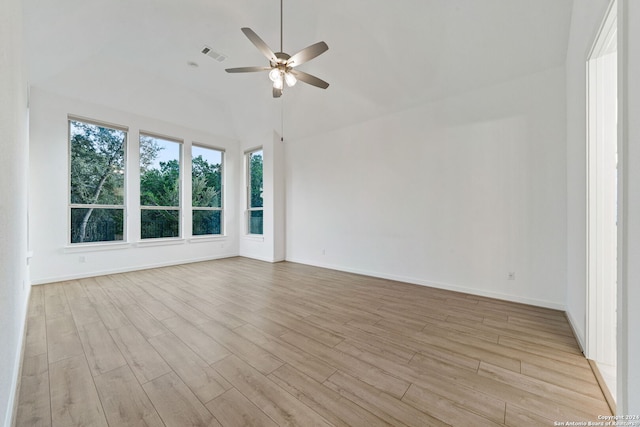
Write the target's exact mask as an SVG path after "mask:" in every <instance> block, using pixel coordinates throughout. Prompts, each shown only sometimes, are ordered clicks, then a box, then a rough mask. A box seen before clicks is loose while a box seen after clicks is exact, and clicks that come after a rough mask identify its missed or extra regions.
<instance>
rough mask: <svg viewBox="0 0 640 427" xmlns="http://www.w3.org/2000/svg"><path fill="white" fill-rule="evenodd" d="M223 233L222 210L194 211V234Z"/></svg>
mask: <svg viewBox="0 0 640 427" xmlns="http://www.w3.org/2000/svg"><path fill="white" fill-rule="evenodd" d="M205 234H222V211H201V210H194V211H193V235H194V236H202V235H205Z"/></svg>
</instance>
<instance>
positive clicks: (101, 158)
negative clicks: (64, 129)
mask: <svg viewBox="0 0 640 427" xmlns="http://www.w3.org/2000/svg"><path fill="white" fill-rule="evenodd" d="M70 129H71V203H74V204H102V205H122V204H123V203H124V144H125V139H126V135H127V134H126V133H125V132H123V131H120V130H115V129H109V128H105V127H101V126H96V125H92V124H88V123H81V122H76V121H71V122H70Z"/></svg>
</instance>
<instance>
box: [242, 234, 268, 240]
mask: <svg viewBox="0 0 640 427" xmlns="http://www.w3.org/2000/svg"><path fill="white" fill-rule="evenodd" d="M242 238H243V239H244V240H251V241H254V242H264V234H245V235H244V236H242Z"/></svg>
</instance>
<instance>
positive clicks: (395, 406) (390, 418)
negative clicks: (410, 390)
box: [325, 371, 447, 427]
mask: <svg viewBox="0 0 640 427" xmlns="http://www.w3.org/2000/svg"><path fill="white" fill-rule="evenodd" d="M325 385H327V387H329V388H331V389H333V390H334V391H336V392H337V393H340V394H342V395H343V396H345V397H346V398H348V399H349V400H351V401H353V402H355V403H357V404H358V405H359V406H362V407H363V408H365V409H366V410H368V411H369V412H371V413H373V414H374V415H377V416H378V417H379V418H382V419H383V420H385V421H386V422H388V423H389V424H391V425H394V426H398V425H406V426H412V427H423V426H446V425H447V424H446V423H444V422H442V421H440V420H439V419H437V418H434V417H432V416H431V415H428V414H426V413H424V412H422V411H419V410H417V409H416V408H414V407H413V406H411V405H409V404H407V403H404V402H402V401H401V400H398V399H394V398H393V397H392V396H390V395H388V394H386V393H385V392H383V391H380V390H379V389H377V388H375V387H372V386H370V385H368V384H366V383H364V382H362V381H360V380H358V379H357V378H354V377H352V376H350V375H347V374H345V373H343V372H341V371H338V372H336V373H335V374H333V375H332V376H331V377H330V378H329V379H328V380H327V381H325Z"/></svg>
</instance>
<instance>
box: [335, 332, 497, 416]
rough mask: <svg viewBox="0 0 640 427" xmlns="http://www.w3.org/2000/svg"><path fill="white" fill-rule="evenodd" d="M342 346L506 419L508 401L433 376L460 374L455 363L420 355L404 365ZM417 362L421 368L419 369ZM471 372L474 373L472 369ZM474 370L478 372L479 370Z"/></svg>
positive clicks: (485, 413)
mask: <svg viewBox="0 0 640 427" xmlns="http://www.w3.org/2000/svg"><path fill="white" fill-rule="evenodd" d="M342 348H343V349H344V350H345V351H346V352H348V353H349V354H351V355H353V356H354V357H357V358H359V359H361V360H364V361H366V362H368V363H370V364H372V365H374V366H377V367H379V368H380V369H383V370H385V371H386V372H389V373H390V374H392V375H394V376H396V377H398V378H401V379H404V380H405V381H407V382H411V383H413V384H416V385H418V386H420V387H421V388H423V389H426V390H430V391H431V392H433V393H435V394H437V395H438V396H440V397H442V398H445V399H449V400H451V401H452V402H457V403H459V404H460V405H461V406H463V407H465V408H467V409H469V410H470V411H473V412H475V413H477V414H480V415H482V416H484V417H485V418H488V419H490V420H493V421H496V422H502V420H503V419H504V407H505V403H504V401H501V400H499V399H496V398H493V397H491V396H488V395H486V394H484V393H478V392H477V391H474V390H472V389H469V388H466V387H459V386H457V385H456V384H453V385H452V384H451V382H450V381H446V380H445V381H443V380H442V379H441V378H439V377H438V376H435V375H433V373H436V372H437V373H440V374H448V373H451V374H456V373H458V372H459V371H460V370H461V369H460V368H459V367H458V366H457V365H455V364H451V363H447V362H445V361H442V360H440V359H434V358H430V357H427V356H423V355H420V354H417V355H416V356H415V357H414V359H412V363H411V364H410V365H404V364H397V363H394V362H393V361H391V360H388V359H386V358H384V357H382V356H379V355H377V354H375V353H370V352H367V351H366V350H362V349H361V348H358V347H356V346H350V345H348V344H347V343H344V344H343V346H342ZM416 365H418V366H419V368H416ZM467 372H469V373H472V372H470V371H467ZM473 373H475V370H474V371H473ZM405 396H406V393H405Z"/></svg>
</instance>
